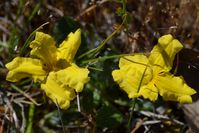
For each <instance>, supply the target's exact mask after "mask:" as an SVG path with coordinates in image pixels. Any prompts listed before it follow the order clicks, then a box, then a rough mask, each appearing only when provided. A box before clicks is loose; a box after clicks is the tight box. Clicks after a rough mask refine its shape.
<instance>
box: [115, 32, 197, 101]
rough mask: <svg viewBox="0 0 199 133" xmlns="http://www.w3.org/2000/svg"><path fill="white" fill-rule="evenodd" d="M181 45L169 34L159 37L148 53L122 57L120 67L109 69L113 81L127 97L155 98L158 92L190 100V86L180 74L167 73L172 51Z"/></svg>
mask: <svg viewBox="0 0 199 133" xmlns="http://www.w3.org/2000/svg"><path fill="white" fill-rule="evenodd" d="M182 48H183V46H182V44H181V43H180V42H179V41H178V40H176V39H174V38H173V37H172V36H171V35H165V36H162V37H161V38H159V40H158V44H157V45H156V46H154V48H153V50H152V51H151V53H150V55H149V57H147V56H145V55H144V54H137V55H134V56H126V57H122V58H121V59H120V61H119V68H120V69H119V70H114V71H113V72H112V75H113V78H114V81H115V82H117V83H118V84H119V85H120V87H121V88H122V89H123V90H124V91H125V92H126V93H127V94H128V97H129V98H137V97H139V96H143V97H144V98H148V99H150V100H151V101H156V100H157V98H158V94H160V95H161V96H162V97H163V99H164V100H170V101H178V102H180V103H191V102H192V98H191V96H190V95H193V94H194V93H196V91H195V90H194V89H192V88H190V87H189V86H188V85H187V84H186V83H185V81H184V80H183V78H182V77H177V76H174V75H172V74H171V73H170V70H171V68H172V66H173V61H174V58H175V55H176V54H177V53H178V52H179V51H180V50H181V49H182Z"/></svg>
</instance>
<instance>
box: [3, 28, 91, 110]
mask: <svg viewBox="0 0 199 133" xmlns="http://www.w3.org/2000/svg"><path fill="white" fill-rule="evenodd" d="M55 44H56V43H55V41H54V39H53V38H52V37H51V36H50V35H48V34H44V33H42V32H37V33H36V37H35V40H33V41H32V42H31V43H30V48H32V50H31V52H30V55H31V57H30V58H26V57H16V58H15V59H13V60H12V61H11V62H10V63H8V64H6V67H7V68H8V70H9V72H8V74H7V77H6V79H7V80H8V81H11V82H17V81H19V80H21V79H22V78H25V77H32V78H33V79H34V81H35V82H37V81H39V82H41V88H42V89H43V90H44V91H45V93H46V95H47V96H48V97H50V98H51V99H52V101H53V102H54V103H58V104H59V106H60V108H62V109H67V108H68V107H69V106H70V101H71V100H73V99H74V98H75V92H81V91H82V90H83V87H84V84H85V83H87V82H88V81H89V77H88V74H89V71H88V69H86V68H79V67H78V66H77V65H76V64H74V63H72V61H73V58H74V56H75V54H76V52H77V50H78V48H79V46H80V44H81V31H80V29H78V30H77V31H76V32H75V33H70V34H69V35H68V37H67V38H66V39H65V40H64V41H63V42H62V43H61V44H60V46H59V48H56V46H55Z"/></svg>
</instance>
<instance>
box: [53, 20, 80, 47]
mask: <svg viewBox="0 0 199 133" xmlns="http://www.w3.org/2000/svg"><path fill="white" fill-rule="evenodd" d="M78 28H80V24H79V23H78V22H77V21H75V20H73V19H72V18H70V17H67V16H65V17H63V18H61V19H60V20H59V21H58V22H57V23H55V26H54V29H53V36H54V38H55V40H56V42H57V44H60V43H61V42H62V41H63V40H64V39H65V38H66V37H67V35H68V34H69V33H70V32H75V31H76V30H77V29H78Z"/></svg>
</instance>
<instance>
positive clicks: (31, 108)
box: [26, 104, 35, 133]
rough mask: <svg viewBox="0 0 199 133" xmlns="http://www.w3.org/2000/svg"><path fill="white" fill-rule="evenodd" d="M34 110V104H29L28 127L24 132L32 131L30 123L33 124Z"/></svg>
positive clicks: (29, 132) (31, 132) (30, 132)
mask: <svg viewBox="0 0 199 133" xmlns="http://www.w3.org/2000/svg"><path fill="white" fill-rule="evenodd" d="M34 112H35V105H34V104H31V105H30V108H29V117H28V127H27V130H26V133H33V129H32V125H33V117H34Z"/></svg>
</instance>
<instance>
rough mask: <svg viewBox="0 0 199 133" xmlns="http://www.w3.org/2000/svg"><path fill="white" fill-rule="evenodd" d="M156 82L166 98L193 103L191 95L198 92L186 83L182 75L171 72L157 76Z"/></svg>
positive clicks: (161, 93)
mask: <svg viewBox="0 0 199 133" xmlns="http://www.w3.org/2000/svg"><path fill="white" fill-rule="evenodd" d="M154 83H155V85H156V86H157V88H158V90H159V93H160V95H161V96H162V97H163V98H164V99H165V100H170V101H179V102H180V103H191V102H192V99H191V95H193V94H195V93H196V91H195V90H194V89H192V88H190V87H189V86H188V85H187V84H186V83H185V81H184V79H183V78H182V77H176V76H173V75H172V74H170V73H167V74H166V73H165V74H162V75H161V76H157V77H155V79H154Z"/></svg>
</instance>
